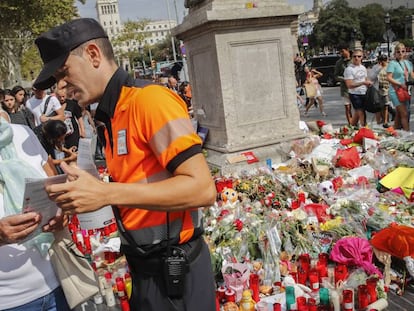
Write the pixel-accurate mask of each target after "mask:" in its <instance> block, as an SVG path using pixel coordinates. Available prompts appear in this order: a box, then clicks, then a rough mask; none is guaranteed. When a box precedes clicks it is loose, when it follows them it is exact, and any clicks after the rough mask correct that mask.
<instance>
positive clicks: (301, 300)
mask: <svg viewBox="0 0 414 311" xmlns="http://www.w3.org/2000/svg"><path fill="white" fill-rule="evenodd" d="M296 306H297V308H298V311H305V310H308V306H307V305H306V298H305V297H303V296H300V297H297V298H296Z"/></svg>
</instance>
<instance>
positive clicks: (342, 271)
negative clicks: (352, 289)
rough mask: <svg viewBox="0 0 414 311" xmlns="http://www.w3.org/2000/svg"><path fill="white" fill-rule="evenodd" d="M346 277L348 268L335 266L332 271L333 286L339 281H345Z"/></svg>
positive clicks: (340, 265)
mask: <svg viewBox="0 0 414 311" xmlns="http://www.w3.org/2000/svg"><path fill="white" fill-rule="evenodd" d="M347 277H348V268H347V267H346V266H345V265H342V264H337V265H336V266H335V270H334V278H335V285H337V284H338V282H339V281H345V280H346V278H347Z"/></svg>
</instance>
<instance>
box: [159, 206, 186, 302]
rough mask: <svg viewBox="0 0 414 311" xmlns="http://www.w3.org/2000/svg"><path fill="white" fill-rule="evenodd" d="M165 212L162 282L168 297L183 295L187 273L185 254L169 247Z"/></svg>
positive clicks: (168, 228)
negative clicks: (165, 226)
mask: <svg viewBox="0 0 414 311" xmlns="http://www.w3.org/2000/svg"><path fill="white" fill-rule="evenodd" d="M169 216H170V215H169V212H167V256H166V257H165V259H164V280H165V286H166V289H167V295H168V297H172V298H179V297H182V296H183V295H184V287H185V286H184V285H185V284H184V283H185V275H186V274H187V272H188V269H189V266H188V260H187V254H186V253H185V252H184V250H182V249H180V248H178V247H173V246H171V245H170V217H169Z"/></svg>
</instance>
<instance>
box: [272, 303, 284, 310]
mask: <svg viewBox="0 0 414 311" xmlns="http://www.w3.org/2000/svg"><path fill="white" fill-rule="evenodd" d="M273 311H282V305H281V304H280V303H278V302H276V303H274V304H273Z"/></svg>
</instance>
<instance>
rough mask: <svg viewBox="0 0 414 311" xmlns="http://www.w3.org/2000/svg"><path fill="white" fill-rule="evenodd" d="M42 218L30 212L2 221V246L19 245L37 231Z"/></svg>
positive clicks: (0, 238)
mask: <svg viewBox="0 0 414 311" xmlns="http://www.w3.org/2000/svg"><path fill="white" fill-rule="evenodd" d="M40 220H41V217H40V215H39V214H38V213H34V212H29V213H24V214H16V215H10V216H6V217H3V218H1V219H0V246H2V245H6V244H12V243H18V242H19V241H21V240H23V239H24V238H26V237H27V236H29V234H31V233H32V232H33V231H35V230H36V229H37V227H38V226H39V223H40Z"/></svg>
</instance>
